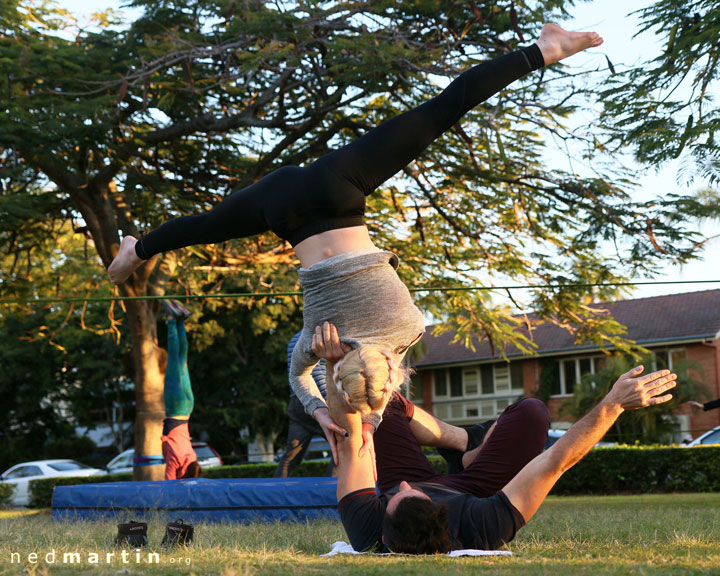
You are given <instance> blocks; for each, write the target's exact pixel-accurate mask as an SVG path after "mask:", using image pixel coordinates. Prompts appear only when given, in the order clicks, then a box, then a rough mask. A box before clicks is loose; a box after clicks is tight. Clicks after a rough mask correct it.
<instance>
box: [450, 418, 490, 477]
mask: <svg viewBox="0 0 720 576" xmlns="http://www.w3.org/2000/svg"><path fill="white" fill-rule="evenodd" d="M494 423H495V420H488V421H486V422H482V423H481V424H475V426H473V427H471V428H468V430H467V433H468V443H467V448H466V449H465V452H469V451H470V450H474V449H475V448H477V447H478V446H480V444H482V442H483V440H484V439H485V435H486V434H487V432H488V430H490V427H491V426H492V425H493V424H494ZM465 452H461V451H460V450H452V449H450V448H438V454H440V456H442V457H443V458H444V459H445V461H446V462H447V467H448V474H458V473H459V472H462V471H463V470H464V469H465V468H464V466H463V463H462V459H463V456H464V454H465Z"/></svg>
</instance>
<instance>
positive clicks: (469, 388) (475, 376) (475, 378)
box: [463, 370, 480, 396]
mask: <svg viewBox="0 0 720 576" xmlns="http://www.w3.org/2000/svg"><path fill="white" fill-rule="evenodd" d="M479 385H480V378H479V372H478V371H477V370H465V371H464V372H463V386H464V387H465V396H477V395H478V394H479V393H480V387H479Z"/></svg>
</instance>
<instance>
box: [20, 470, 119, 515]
mask: <svg viewBox="0 0 720 576" xmlns="http://www.w3.org/2000/svg"><path fill="white" fill-rule="evenodd" d="M130 480H132V473H131V472H126V473H124V474H108V475H106V476H59V477H57V478H43V479H41V480H30V504H29V506H30V508H49V507H50V505H51V503H52V493H53V490H54V488H55V486H76V485H77V484H97V483H99V482H127V481H130Z"/></svg>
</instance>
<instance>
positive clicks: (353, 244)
mask: <svg viewBox="0 0 720 576" xmlns="http://www.w3.org/2000/svg"><path fill="white" fill-rule="evenodd" d="M601 43H602V38H600V36H598V35H597V34H596V33H592V32H567V31H565V30H563V29H562V28H560V27H559V26H556V25H554V24H546V25H545V26H544V27H543V29H542V31H541V33H540V37H539V38H538V40H537V42H536V43H535V44H533V45H531V46H528V47H526V48H522V49H520V50H517V51H515V52H511V53H508V54H505V55H503V56H500V57H499V58H496V59H494V60H491V61H488V62H483V63H481V64H478V65H477V66H474V67H472V68H470V69H469V70H467V71H465V72H464V73H463V74H461V75H460V76H459V77H458V78H456V79H455V80H454V81H453V82H451V83H450V84H449V85H448V86H447V88H445V89H444V90H443V91H442V92H441V93H440V94H439V95H438V96H436V97H434V98H432V99H430V100H428V101H427V102H425V103H423V104H422V105H420V106H418V107H416V108H414V109H412V110H409V111H407V112H405V113H403V114H400V115H398V116H396V117H394V118H391V119H390V120H388V121H386V122H384V123H382V124H380V125H379V126H377V127H376V128H374V129H372V130H370V131H369V132H367V133H366V134H364V135H363V136H361V137H360V138H358V139H357V140H355V141H354V142H352V143H350V144H348V145H346V146H343V147H342V148H339V149H337V150H334V151H332V152H330V153H328V154H326V155H325V156H323V157H321V158H319V159H318V160H316V161H315V162H313V163H312V164H310V165H309V166H304V167H297V166H285V167H282V168H279V169H278V170H275V171H274V172H272V173H270V174H268V175H267V176H265V177H264V178H262V179H261V180H259V181H258V182H256V183H254V184H252V185H250V186H248V187H246V188H243V189H241V190H237V191H235V192H233V193H232V194H231V195H229V196H228V197H226V198H225V199H224V200H223V201H222V202H220V203H219V204H218V205H216V206H215V207H214V208H213V209H212V210H210V211H208V212H205V213H203V214H196V215H192V216H181V217H179V218H175V219H173V220H170V221H168V222H166V223H164V224H163V225H162V226H160V227H159V228H157V229H156V230H153V231H152V232H150V233H149V234H147V235H145V236H143V237H142V238H140V239H135V238H133V237H132V236H126V237H125V238H123V240H122V243H121V245H120V249H119V252H118V254H117V256H116V257H115V259H114V260H113V262H112V263H111V265H110V267H109V268H108V274H109V276H110V279H111V280H112V281H113V282H114V283H116V284H120V283H122V282H124V281H125V280H127V278H128V277H129V276H130V275H131V274H132V273H133V271H134V270H135V269H136V268H137V267H138V266H140V265H141V264H142V263H143V262H145V261H147V260H148V259H150V258H152V257H153V256H155V255H156V254H160V253H162V252H166V251H168V250H176V249H178V248H182V247H184V246H189V245H193V244H209V243H217V242H224V241H226V240H230V239H233V238H242V237H247V236H252V235H255V234H260V233H263V232H267V231H268V230H271V231H273V232H274V233H275V234H277V235H278V236H279V237H280V238H282V239H284V240H286V241H288V242H289V243H290V244H291V245H292V246H293V248H294V250H295V254H296V256H297V257H298V259H299V260H300V265H301V268H300V269H299V276H300V282H301V284H302V287H303V298H304V307H303V320H304V328H303V333H302V336H301V338H300V340H299V342H298V344H297V346H296V347H295V351H294V354H293V358H292V369H291V383H292V386H293V389H294V390H295V393H296V394H297V396H298V398H299V399H300V401H301V402H302V404H303V406H304V407H305V411H306V412H307V413H308V414H309V415H312V416H313V417H314V418H315V419H316V420H317V421H318V422H319V423H320V425H321V426H322V428H323V430H324V432H325V435H326V436H327V437H328V441H329V442H330V444H331V447H332V448H333V454H334V455H336V454H335V444H334V435H333V434H332V431H335V432H343V431H342V430H341V429H340V428H339V427H338V426H337V425H336V424H335V423H333V422H332V419H331V418H330V416H329V414H328V409H327V405H326V403H325V401H324V400H323V398H322V396H321V395H320V392H319V391H318V388H317V386H316V385H315V383H314V382H313V379H312V376H311V373H312V369H313V367H314V366H315V365H316V364H317V362H318V358H317V357H316V356H315V355H314V354H313V353H312V349H311V343H312V336H313V329H314V327H315V326H316V325H318V324H320V323H322V322H323V321H325V320H328V321H331V322H333V323H334V324H336V325H337V326H338V328H339V329H340V330H341V332H342V334H343V336H344V338H345V343H346V344H347V345H348V346H349V347H350V348H351V349H352V350H351V351H350V352H349V354H348V357H347V358H346V359H345V361H344V362H343V366H342V370H343V373H342V374H341V375H340V379H341V380H342V381H343V382H344V383H346V384H348V385H350V384H351V383H352V384H353V390H352V391H350V392H349V396H350V401H351V402H352V403H353V405H354V406H355V407H356V408H357V409H358V410H360V411H361V412H362V414H363V421H364V422H365V423H366V428H365V430H366V434H365V438H366V441H368V442H369V441H370V440H371V435H370V432H371V431H372V430H374V429H376V428H377V426H378V424H379V423H380V421H381V414H382V412H383V410H384V409H385V406H386V405H387V403H388V401H389V400H390V398H391V396H392V393H393V391H394V390H396V389H397V388H398V387H399V386H400V384H401V383H402V373H401V371H399V370H397V369H396V367H397V366H398V365H400V363H401V361H402V359H403V357H404V355H405V353H406V352H407V350H408V348H409V347H410V346H412V345H413V344H414V343H415V342H417V341H418V340H419V339H420V337H421V335H422V334H423V332H424V330H425V325H424V322H423V315H422V313H421V312H420V310H418V309H417V308H416V307H415V305H414V303H413V301H412V298H411V296H410V293H409V292H408V289H407V288H406V286H405V285H404V284H403V283H402V281H401V280H400V279H399V277H398V275H397V273H396V269H397V267H398V265H399V261H398V257H397V256H396V255H395V254H393V253H391V252H385V251H382V250H380V249H378V248H377V247H376V246H375V245H374V244H373V242H372V240H371V239H370V235H369V232H368V229H367V227H366V226H365V225H364V223H363V217H364V213H365V198H366V196H368V195H369V194H371V193H372V192H373V191H374V190H375V189H376V188H377V187H378V186H380V185H381V184H382V183H383V182H385V181H386V180H387V179H388V178H390V177H391V176H393V175H394V174H395V173H397V172H398V171H400V170H401V169H402V168H403V167H405V166H406V165H407V164H409V163H410V162H412V161H413V160H414V159H416V158H417V157H418V156H420V155H421V154H422V153H423V151H424V150H425V149H426V148H427V147H428V146H429V145H430V144H431V143H432V142H433V141H434V140H435V139H437V138H439V137H440V136H441V135H442V134H443V133H444V132H446V131H447V130H449V129H450V128H451V127H452V126H454V125H455V124H456V123H457V122H458V121H459V120H460V119H461V118H462V117H463V115H464V114H465V113H467V112H468V111H469V110H471V109H472V108H474V107H475V106H477V105H478V104H480V103H481V102H483V101H485V100H487V99H488V98H490V97H491V96H493V95H494V94H496V93H497V92H499V91H500V90H502V89H504V88H505V87H506V86H508V85H509V84H511V83H512V82H514V81H515V80H518V79H520V78H522V77H523V76H525V75H526V74H528V73H530V72H532V71H533V70H537V69H539V68H541V67H543V66H547V65H550V64H552V63H554V62H557V61H559V60H562V59H564V58H567V57H568V56H571V55H573V54H576V53H577V52H580V51H582V50H585V49H586V48H590V47H593V46H599V45H600V44H601Z"/></svg>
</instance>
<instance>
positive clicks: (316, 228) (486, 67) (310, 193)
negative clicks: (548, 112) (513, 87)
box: [135, 44, 544, 259]
mask: <svg viewBox="0 0 720 576" xmlns="http://www.w3.org/2000/svg"><path fill="white" fill-rule="evenodd" d="M543 65H544V62H543V57H542V53H541V52H540V49H539V48H538V47H537V45H536V44H533V45H532V46H529V47H527V48H523V49H521V50H518V51H516V52H512V53H510V54H506V55H504V56H501V57H499V58H496V59H495V60H491V61H489V62H483V63H482V64H478V65H477V66H474V67H473V68H471V69H470V70H467V71H466V72H464V73H463V74H461V75H460V76H458V78H456V79H455V80H454V81H453V82H452V83H451V84H450V85H449V86H448V87H447V88H445V90H443V91H442V92H441V93H440V94H439V95H438V96H436V97H434V98H432V99H431V100H428V101H427V102H425V103H424V104H421V105H420V106H418V107H417V108H414V109H412V110H409V111H408V112H405V113H403V114H400V115H398V116H395V117H394V118H391V119H390V120H388V121H387V122H383V123H382V124H381V125H380V126H378V127H376V128H374V129H373V130H370V131H369V132H368V133H367V134H365V135H363V136H362V137H360V138H358V139H357V140H355V141H354V142H351V143H350V144H348V145H346V146H343V147H342V148H340V149H338V150H335V151H333V152H330V153H329V154H326V155H325V156H323V157H322V158H319V159H318V160H316V161H315V162H313V163H312V164H311V165H310V166H307V167H304V168H299V167H297V166H285V167H283V168H280V169H278V170H275V171H274V172H272V173H270V174H268V175H267V176H265V177H264V178H262V179H261V180H259V181H258V182H256V183H255V184H252V185H250V186H248V187H246V188H243V189H241V190H237V191H236V192H233V193H232V194H231V195H230V196H228V197H227V198H225V199H224V200H223V201H222V202H220V203H219V204H218V205H216V206H215V207H214V208H213V209H212V210H209V211H208V212H205V213H203V214H196V215H193V216H181V217H179V218H175V219H173V220H170V221H168V222H166V223H165V224H163V225H162V226H160V227H159V228H157V229H156V230H153V231H152V232H150V233H149V234H148V235H147V236H144V237H143V238H141V239H140V241H139V242H138V243H137V244H136V245H135V251H136V252H137V255H138V256H139V257H140V258H143V259H148V258H150V257H151V256H153V255H154V254H159V253H161V252H167V251H168V250H175V249H177V248H182V247H184V246H190V245H194V244H213V243H216V242H224V241H225V240H230V239H232V238H244V237H247V236H253V235H255V234H260V233H262V232H267V231H268V230H272V231H273V232H274V233H275V234H277V235H278V236H279V237H280V238H283V239H284V240H287V241H289V242H290V243H291V244H292V245H293V246H295V245H297V244H298V243H299V242H301V241H302V240H305V239H306V238H309V237H310V236H313V235H315V234H318V233H320V232H324V231H326V230H333V229H336V228H347V227H349V226H360V225H362V224H363V216H364V213H365V196H367V195H368V194H370V193H371V192H372V191H373V190H375V189H376V188H377V187H378V186H380V184H382V183H383V182H384V181H385V180H387V179H388V178H390V177H391V176H392V175H393V174H395V173H396V172H398V171H399V170H401V169H402V168H403V167H404V166H406V165H407V164H409V163H410V162H411V161H412V160H414V159H415V158H417V157H418V156H419V155H420V154H421V153H422V152H423V150H425V149H426V148H427V147H428V146H429V145H430V144H431V143H432V142H433V140H435V139H436V138H438V137H439V136H440V135H441V134H442V133H443V132H445V131H446V130H448V129H449V128H451V127H452V126H453V125H455V123H457V122H458V120H460V118H461V117H462V116H463V115H464V114H465V113H466V112H468V111H469V110H470V109H472V108H474V107H475V106H477V105H478V104H479V103H480V102H483V101H484V100H487V99H488V98H490V97H491V96H492V95H493V94H495V93H497V92H499V91H500V90H502V89H503V88H505V87H506V86H507V85H509V84H511V83H512V82H514V81H515V80H517V79H519V78H521V77H522V76H524V75H525V74H527V73H528V72H530V71H532V70H537V69H538V68H540V67H541V66H543Z"/></svg>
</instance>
